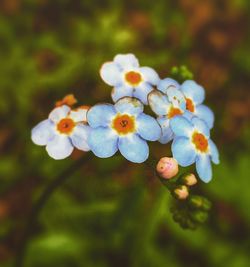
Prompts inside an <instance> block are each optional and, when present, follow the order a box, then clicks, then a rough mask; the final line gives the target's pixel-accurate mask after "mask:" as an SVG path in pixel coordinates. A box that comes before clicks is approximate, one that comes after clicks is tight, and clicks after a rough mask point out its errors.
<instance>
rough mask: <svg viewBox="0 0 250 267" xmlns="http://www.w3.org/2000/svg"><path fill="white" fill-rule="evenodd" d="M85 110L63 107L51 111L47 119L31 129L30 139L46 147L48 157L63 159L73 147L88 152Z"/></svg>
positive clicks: (83, 108) (87, 129)
mask: <svg viewBox="0 0 250 267" xmlns="http://www.w3.org/2000/svg"><path fill="white" fill-rule="evenodd" d="M86 113H87V108H86V107H82V108H78V109H76V110H71V109H70V107H69V106H66V105H63V106H60V107H57V108H55V109H53V110H52V111H51V113H50V114H49V117H48V119H46V120H44V121H42V122H40V123H39V124H38V125H37V126H35V127H34V128H33V129H32V133H31V139H32V141H33V142H34V143H35V144H37V145H40V146H46V150H47V152H48V154H49V156H50V157H52V158H54V159H64V158H66V157H68V156H69V155H70V154H71V153H72V151H73V149H74V147H76V148H78V149H79V150H83V151H88V150H89V146H88V144H87V138H88V135H89V132H90V127H89V126H88V125H86Z"/></svg>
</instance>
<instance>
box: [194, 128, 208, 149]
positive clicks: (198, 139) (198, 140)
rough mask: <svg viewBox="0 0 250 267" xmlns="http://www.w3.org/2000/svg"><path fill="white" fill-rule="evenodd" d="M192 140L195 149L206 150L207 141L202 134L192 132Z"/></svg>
mask: <svg viewBox="0 0 250 267" xmlns="http://www.w3.org/2000/svg"><path fill="white" fill-rule="evenodd" d="M192 142H193V144H194V145H195V148H196V149H197V150H199V151H200V152H207V150H208V141H207V138H206V137H205V136H204V135H203V134H201V133H197V132H194V133H193V136H192Z"/></svg>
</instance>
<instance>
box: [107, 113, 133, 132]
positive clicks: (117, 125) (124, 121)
mask: <svg viewBox="0 0 250 267" xmlns="http://www.w3.org/2000/svg"><path fill="white" fill-rule="evenodd" d="M112 128H113V129H115V130H116V132H117V133H118V134H121V135H125V134H128V133H132V132H134V131H135V118H134V117H133V116H129V115H127V114H124V115H120V114H118V115H117V116H116V117H115V118H114V119H113V123H112Z"/></svg>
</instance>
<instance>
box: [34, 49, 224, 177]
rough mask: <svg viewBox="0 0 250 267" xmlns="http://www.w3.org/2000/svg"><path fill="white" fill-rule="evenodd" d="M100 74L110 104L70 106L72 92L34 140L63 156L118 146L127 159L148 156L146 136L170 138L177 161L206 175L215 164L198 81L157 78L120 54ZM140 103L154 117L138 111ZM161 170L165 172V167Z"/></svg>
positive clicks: (108, 152) (107, 152) (106, 152)
mask: <svg viewBox="0 0 250 267" xmlns="http://www.w3.org/2000/svg"><path fill="white" fill-rule="evenodd" d="M100 76H101V78H102V79H103V81H104V82H105V83H107V84H108V85H110V86H112V87H113V88H112V92H111V97H112V100H113V102H114V104H108V103H107V104H97V105H94V106H93V107H90V108H86V107H80V108H78V109H72V107H71V106H70V104H69V103H72V104H75V102H76V101H75V99H73V98H72V96H71V97H70V101H68V98H67V99H66V100H67V101H66V100H65V99H64V100H63V101H61V102H57V107H56V108H55V109H54V110H53V111H52V112H51V113H50V114H49V117H48V119H47V120H45V121H42V122H41V123H39V124H38V125H37V126H36V127H35V128H34V129H33V130H32V140H33V142H34V143H35V144H37V145H42V146H46V150H47V152H48V154H49V155H50V156H51V157H52V158H54V159H63V158H66V157H68V156H69V155H70V154H71V153H72V151H73V149H74V147H75V148H77V149H80V150H83V151H88V150H91V151H92V152H93V153H94V154H95V155H96V156H97V157H101V158H107V157H111V156H113V155H114V154H115V153H116V152H117V151H118V150H119V151H120V153H121V154H122V155H123V156H124V157H125V158H126V159H127V160H129V161H131V162H135V163H142V162H144V161H146V160H147V159H148V157H149V147H148V144H147V142H148V141H159V142H160V143H162V144H167V143H169V142H170V141H172V146H171V149H172V153H173V157H174V159H175V160H176V161H177V162H178V164H179V165H180V166H182V167H186V166H189V165H192V164H194V163H195V164H196V170H197V173H198V175H199V177H200V178H201V179H202V180H203V181H204V182H208V181H210V180H211V178H212V171H211V161H212V162H214V163H215V164H218V163H219V156H218V150H217V148H216V146H215V144H214V143H213V141H212V140H211V139H210V130H211V129H212V127H213V124H214V115H213V112H212V111H211V110H210V109H209V108H208V107H207V106H205V105H204V104H203V102H204V99H205V91H204V88H203V87H202V86H200V85H198V84H197V83H196V82H195V81H193V80H187V81H184V82H183V83H182V84H179V83H178V82H177V81H175V80H173V79H171V78H165V79H160V77H159V75H158V74H157V73H156V71H155V70H153V69H152V68H150V67H140V65H139V62H138V59H137V58H136V57H135V56H134V55H133V54H125V55H121V54H119V55H117V56H115V57H114V60H113V61H111V62H107V63H104V64H103V65H102V67H101V70H100ZM73 100H74V101H73ZM144 105H148V106H149V107H150V108H151V110H152V111H153V113H154V114H155V115H156V118H154V117H152V116H150V115H147V114H145V113H144V112H143V110H144ZM158 167H159V166H158ZM160 167H161V166H160ZM160 167H159V168H160ZM164 172H165V174H164V175H165V176H166V177H167V176H168V175H169V174H168V173H169V171H166V170H164ZM177 172H178V170H177Z"/></svg>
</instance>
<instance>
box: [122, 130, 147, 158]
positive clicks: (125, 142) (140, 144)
mask: <svg viewBox="0 0 250 267" xmlns="http://www.w3.org/2000/svg"><path fill="white" fill-rule="evenodd" d="M118 146H119V150H120V152H121V154H122V155H123V156H124V157H125V158H126V159H127V160H129V161H132V162H134V163H142V162H144V161H145V160H146V159H147V158H148V155H149V148H148V144H147V142H146V141H145V140H143V139H142V138H141V137H139V136H138V135H137V134H133V135H129V136H125V137H120V138H119V143H118Z"/></svg>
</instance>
